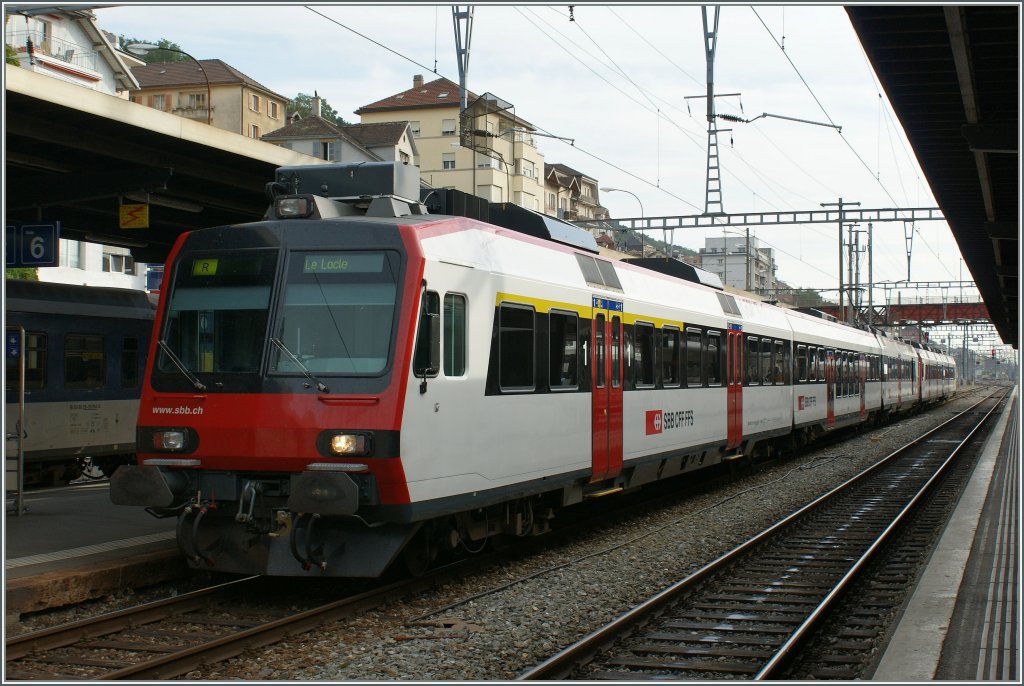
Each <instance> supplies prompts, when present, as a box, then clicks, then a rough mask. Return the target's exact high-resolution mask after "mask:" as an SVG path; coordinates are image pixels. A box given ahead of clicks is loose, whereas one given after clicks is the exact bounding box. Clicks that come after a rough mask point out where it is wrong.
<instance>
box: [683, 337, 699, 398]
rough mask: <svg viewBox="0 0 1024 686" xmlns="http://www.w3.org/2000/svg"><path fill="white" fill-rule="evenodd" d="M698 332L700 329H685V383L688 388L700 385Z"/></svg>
mask: <svg viewBox="0 0 1024 686" xmlns="http://www.w3.org/2000/svg"><path fill="white" fill-rule="evenodd" d="M700 334H701V332H700V329H691V328H687V329H686V385H687V386H688V387H690V388H696V387H699V386H700V385H701V370H700V356H701V349H700V348H701V346H700V344H701V335H700Z"/></svg>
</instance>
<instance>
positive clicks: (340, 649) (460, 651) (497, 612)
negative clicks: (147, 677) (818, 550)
mask: <svg viewBox="0 0 1024 686" xmlns="http://www.w3.org/2000/svg"><path fill="white" fill-rule="evenodd" d="M971 402H973V400H972V399H971V397H965V395H963V394H962V395H961V396H960V397H958V398H956V399H954V400H952V401H950V402H949V403H947V404H945V405H943V406H940V407H937V408H934V409H931V410H929V411H928V412H925V413H922V414H920V415H916V416H913V417H911V418H909V419H907V420H905V421H903V422H900V423H899V424H894V425H890V426H886V427H882V428H880V429H875V430H872V431H866V432H864V433H862V434H860V435H858V436H856V437H854V438H852V439H850V440H847V441H845V442H844V443H842V444H840V445H838V446H834V447H828V448H823V449H820V450H816V451H812V452H809V453H808V454H806V455H804V456H802V457H800V458H796V459H791V460H788V461H785V462H783V463H778V464H774V465H772V466H769V467H765V468H763V469H762V470H761V471H758V472H757V473H753V474H750V475H749V476H747V477H744V478H742V479H739V480H737V481H736V482H734V483H731V484H729V485H727V486H725V487H722V488H717V489H714V491H713V492H711V493H708V494H705V495H701V496H699V497H696V498H694V499H691V500H688V501H686V502H684V503H679V504H676V505H673V506H669V507H665V508H663V509H659V510H657V511H654V512H649V513H647V514H645V515H642V516H637V517H631V518H628V519H624V520H623V521H622V522H620V523H619V524H617V525H615V526H613V527H609V528H607V529H605V530H602V531H600V532H595V533H592V534H590V535H588V536H586V537H585V538H581V539H579V540H577V541H574V542H573V543H571V544H567V545H562V546H558V547H556V548H555V549H552V550H549V551H546V552H543V553H540V554H537V555H534V556H531V557H530V558H528V559H526V560H523V561H521V562H516V563H512V564H509V565H507V566H504V567H501V568H500V569H495V570H492V571H491V572H488V573H484V574H479V575H475V576H473V577H471V578H467V579H464V580H462V581H460V582H456V583H452V584H450V585H448V586H446V587H444V588H441V589H436V590H433V591H429V592H425V593H423V594H420V595H417V596H415V597H410V598H406V599H404V600H403V601H402V602H400V603H392V604H390V605H388V606H386V607H385V608H383V609H382V610H378V611H372V612H368V613H366V614H364V615H362V616H360V617H358V618H355V619H352V620H345V621H339V622H336V623H332V624H329V625H327V626H325V627H322V628H321V629H319V630H317V631H315V632H310V633H306V634H302V635H300V636H296V637H295V638H292V639H289V640H286V641H282V642H280V643H277V644H274V645H272V646H269V647H267V648H262V649H258V650H249V651H246V652H245V653H244V654H243V655H242V656H240V657H238V658H235V659H232V660H230V661H228V662H225V663H221V664H217V665H211V666H209V667H208V668H204V669H202V670H197V671H193V672H190V673H189V674H187V675H185V676H183V677H182V678H183V679H188V680H195V679H205V680H282V681H283V680H302V681H324V680H330V681H383V680H474V681H485V680H511V679H514V678H515V677H516V676H517V675H518V674H519V673H521V672H522V671H524V670H525V669H527V668H529V667H531V666H533V665H535V664H537V663H539V662H541V661H542V660H544V659H546V658H547V657H548V656H549V655H551V654H552V653H554V652H555V651H557V650H558V649H560V648H561V647H563V646H566V645H569V644H571V643H573V642H575V641H577V640H578V639H580V638H582V637H583V636H585V635H586V634H587V633H589V632H591V631H593V630H594V629H597V628H598V627H600V626H602V625H603V624H605V623H607V622H608V621H610V620H612V619H614V618H615V617H617V616H618V615H619V614H621V613H623V612H625V611H626V610H628V609H629V608H630V607H632V606H634V605H636V604H637V603H639V602H641V601H643V600H644V599H646V598H648V597H650V596H651V595H653V594H655V593H656V592H658V591H659V590H660V589H662V588H664V587H666V586H668V585H670V584H672V583H674V582H676V581H678V580H680V579H682V578H684V577H685V576H686V575H688V574H689V573H691V572H693V571H695V570H697V569H699V568H700V567H701V566H703V565H704V564H706V563H707V562H709V561H710V560H712V559H714V558H715V557H717V556H718V555H719V554H721V553H723V552H725V551H727V550H729V549H730V548H732V547H734V546H735V545H736V544H738V543H740V542H742V541H743V540H746V539H747V538H749V537H750V536H751V535H753V534H755V533H757V532H758V531H761V530H762V529H764V528H765V527H767V526H768V525H770V524H772V523H774V522H775V521H777V520H778V519H780V518H781V517H782V516H784V515H786V514H789V513H790V512H792V511H793V510H795V509H797V508H799V507H801V506H802V505H804V504H806V503H807V502H809V501H810V500H812V499H813V498H815V497H817V496H818V495H820V494H822V493H825V492H826V491H828V490H829V489H831V488H833V487H834V486H836V485H838V484H840V483H842V482H843V481H845V480H846V479H848V478H850V477H851V476H853V475H855V474H857V473H859V472H860V471H862V470H863V469H864V468H866V467H867V466H869V465H871V464H873V463H875V462H876V461H877V460H878V459H880V458H881V457H884V456H885V455H887V454H889V453H891V452H892V451H894V450H895V449H897V448H899V447H901V446H902V445H904V444H905V443H907V442H908V441H909V440H911V439H913V438H914V437H916V436H917V435H919V434H920V433H922V432H923V431H925V430H926V429H927V428H929V427H931V426H937V425H938V424H940V423H942V422H944V421H946V420H947V419H949V418H950V417H951V416H952V415H954V414H956V413H957V412H959V411H961V410H962V409H964V408H965V407H967V406H968V405H969V404H970V403H971ZM567 562H572V564H569V565H566V566H560V565H565V563H567ZM555 567H558V568H557V569H552V570H551V571H548V572H546V573H542V574H540V575H538V576H536V577H534V578H531V579H528V580H526V581H523V582H522V583H517V584H513V585H511V586H508V587H507V588H503V589H501V590H497V591H495V592H494V593H490V594H487V595H484V596H483V597H480V598H477V599H475V600H472V601H469V602H467V603H465V604H462V605H458V606H456V607H453V608H451V609H447V610H445V609H443V608H445V607H446V606H447V605H449V604H451V603H453V602H456V601H458V600H460V599H462V598H466V597H470V596H473V595H475V594H478V593H481V592H484V591H487V590H489V589H498V588H499V587H502V586H505V585H506V584H508V583H509V582H510V581H513V580H516V579H521V578H524V577H528V576H530V575H532V574H534V573H536V572H539V571H542V570H544V569H548V568H555ZM297 583H300V582H297ZM120 602H123V599H118V598H110V599H109V603H110V604H111V605H116V604H119V603H120ZM101 605H102V604H101ZM439 610H440V611H439ZM438 611H439V612H438ZM431 612H437V614H430V615H428V613H431ZM424 615H428V616H426V617H424V619H422V620H418V618H419V617H421V616H424ZM413 620H417V621H413ZM21 628H22V629H24V630H30V629H28V627H21Z"/></svg>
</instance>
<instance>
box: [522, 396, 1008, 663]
mask: <svg viewBox="0 0 1024 686" xmlns="http://www.w3.org/2000/svg"><path fill="white" fill-rule="evenodd" d="M998 405H999V399H996V398H994V397H990V398H986V399H984V400H982V401H981V402H979V403H977V404H976V405H974V406H973V407H971V408H970V409H968V410H966V411H964V412H962V413H960V414H959V415H957V416H955V417H953V418H952V419H950V420H949V421H947V422H946V423H944V424H943V425H941V426H939V427H938V428H936V429H934V430H932V431H930V432H928V433H927V434H925V435H923V436H922V437H920V438H918V439H917V440H915V441H913V442H912V443H910V444H908V445H907V446H904V447H903V448H901V449H900V450H897V451H896V452H894V453H893V454H892V455H890V456H889V457H887V458H885V459H884V460H882V461H880V462H879V463H878V464H876V465H875V466H873V467H871V468H869V469H867V470H865V471H864V472H862V473H861V474H859V475H858V476H856V477H854V478H853V479H850V480H849V481H847V482H846V483H845V484H843V485H841V486H839V487H837V488H836V489H833V490H832V491H831V492H829V493H827V494H825V495H824V496H822V497H821V498H819V499H817V500H815V501H814V502H813V503H811V504H809V505H807V506H806V507H804V508H803V509H801V510H800V511H798V512H796V513H794V514H793V515H791V516H790V517H787V518H786V519H784V520H782V521H780V522H778V523H776V524H775V525H773V526H772V527H770V528H769V529H767V530H766V531H764V532H762V533H761V534H759V535H758V536H757V537H755V538H754V539H752V540H750V541H748V542H747V543H744V544H743V545H741V546H739V547H738V548H736V549H734V550H733V551H731V552H729V553H727V554H726V555H723V556H722V557H721V558H719V559H718V560H716V561H714V562H712V563H710V564H709V565H707V566H706V567H704V568H703V569H701V570H699V571H698V572H696V573H695V574H693V575H691V576H690V577H688V578H687V579H685V580H683V581H680V582H679V583H677V584H675V585H673V586H671V587H669V588H667V589H665V590H664V591H662V592H661V593H659V594H658V595H656V596H654V597H653V598H651V599H650V600H648V601H647V602H646V603H644V604H643V605H641V606H639V607H637V608H634V609H633V610H632V611H630V612H629V613H627V614H625V615H623V616H622V617H620V618H619V619H617V620H615V621H613V622H611V623H610V624H608V625H606V626H605V627H604V628H602V629H599V630H598V631H596V632H594V633H592V634H590V635H589V636H587V637H585V638H583V639H582V640H581V641H579V642H578V643H576V644H575V645H573V646H570V647H569V648H567V649H566V650H565V651H563V652H562V653H559V654H558V655H555V656H553V657H551V658H549V659H548V660H547V661H545V662H544V663H542V664H540V665H538V666H537V667H535V668H533V669H531V670H529V671H527V672H525V673H523V674H522V675H520V677H519V678H520V679H521V680H539V679H548V680H550V679H560V678H572V679H610V680H621V681H630V680H652V679H653V680H666V679H701V680H712V679H726V678H732V679H735V678H756V679H764V678H776V676H775V675H777V673H778V671H779V670H780V668H781V667H782V666H783V665H784V664H785V663H786V662H787V660H788V658H789V657H790V656H791V655H793V654H796V652H797V651H798V649H799V648H800V646H801V645H802V644H803V641H804V640H805V639H806V638H807V637H808V635H809V634H810V633H811V629H812V628H813V627H815V626H816V625H817V624H818V622H819V621H820V620H821V619H822V618H823V617H825V616H826V614H827V612H828V610H829V608H830V607H831V606H832V604H833V603H834V602H835V601H836V600H837V599H838V598H839V597H841V595H842V592H843V590H844V589H846V588H847V587H848V586H849V585H851V584H852V582H853V580H854V579H856V578H857V575H858V574H859V573H860V572H861V571H862V570H863V569H864V568H865V567H866V566H867V563H868V561H869V560H870V558H871V557H872V555H873V554H874V553H875V552H876V551H877V550H878V549H879V548H880V547H881V546H882V544H883V542H884V541H885V540H887V539H888V538H889V536H890V535H891V534H892V533H893V532H894V531H895V530H896V527H897V525H898V524H899V523H900V522H901V521H903V520H904V519H905V518H906V517H907V516H908V514H909V512H911V511H912V510H913V509H914V507H915V505H916V504H917V503H918V502H919V500H920V498H922V493H923V492H924V491H927V490H929V489H930V488H931V486H932V485H934V484H935V483H936V482H937V475H938V474H939V473H940V472H942V471H944V470H945V468H946V467H948V466H949V465H950V464H952V462H953V460H954V458H955V457H956V455H958V454H959V452H960V450H961V448H962V447H963V446H964V445H965V444H966V443H967V442H968V441H969V440H970V438H971V436H973V435H974V433H975V432H977V431H978V429H979V428H980V427H981V426H982V425H983V424H984V423H985V421H986V420H987V419H988V418H989V417H990V416H991V415H992V413H993V411H994V410H995V408H996V407H997V406H998ZM965 436H966V438H965Z"/></svg>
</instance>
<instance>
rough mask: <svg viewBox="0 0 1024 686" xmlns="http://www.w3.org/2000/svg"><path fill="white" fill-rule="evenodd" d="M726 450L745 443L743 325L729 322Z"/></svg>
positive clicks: (727, 341)
mask: <svg viewBox="0 0 1024 686" xmlns="http://www.w3.org/2000/svg"><path fill="white" fill-rule="evenodd" d="M725 367H726V375H725V383H726V391H725V398H726V400H725V402H726V443H725V447H726V450H733V449H735V448H738V447H740V444H742V443H743V326H742V325H741V324H729V331H728V332H727V338H726V365H725Z"/></svg>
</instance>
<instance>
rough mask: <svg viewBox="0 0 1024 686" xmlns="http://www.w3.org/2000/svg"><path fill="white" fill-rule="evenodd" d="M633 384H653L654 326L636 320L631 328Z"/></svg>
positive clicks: (642, 385) (645, 386) (641, 385)
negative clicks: (632, 337)
mask: <svg viewBox="0 0 1024 686" xmlns="http://www.w3.org/2000/svg"><path fill="white" fill-rule="evenodd" d="M633 335H634V337H635V342H636V345H635V347H634V348H633V360H634V362H636V365H635V366H634V372H633V374H634V376H633V379H634V384H635V386H636V387H637V388H650V387H652V386H654V326H653V325H652V324H643V323H641V322H637V323H636V326H635V327H634V328H633Z"/></svg>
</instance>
